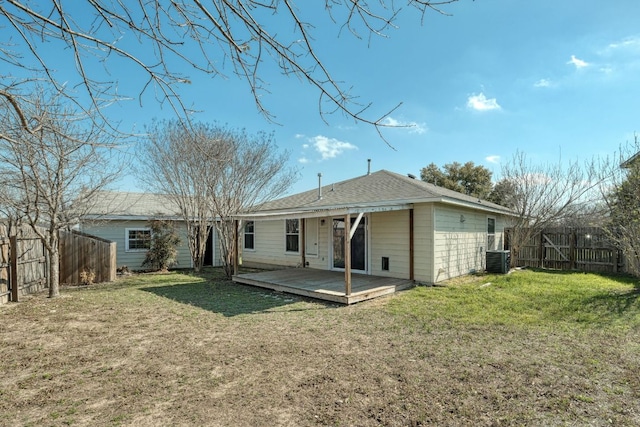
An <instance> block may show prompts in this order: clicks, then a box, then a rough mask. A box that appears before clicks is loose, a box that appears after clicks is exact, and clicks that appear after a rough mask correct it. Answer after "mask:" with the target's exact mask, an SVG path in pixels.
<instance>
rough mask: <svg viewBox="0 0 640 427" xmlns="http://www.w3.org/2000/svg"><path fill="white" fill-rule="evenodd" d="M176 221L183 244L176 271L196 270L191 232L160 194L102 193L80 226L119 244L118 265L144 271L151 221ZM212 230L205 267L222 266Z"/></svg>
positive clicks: (85, 231) (80, 229)
mask: <svg viewBox="0 0 640 427" xmlns="http://www.w3.org/2000/svg"><path fill="white" fill-rule="evenodd" d="M155 218H157V219H167V220H171V221H174V224H175V227H176V231H177V233H178V235H179V236H180V241H181V243H180V244H179V245H178V247H177V250H178V256H177V263H176V264H175V265H174V266H173V268H192V267H193V260H192V259H191V253H190V251H189V246H188V235H187V228H186V225H185V223H184V221H183V220H182V218H181V217H180V216H179V210H178V208H177V207H176V206H174V204H173V203H171V201H170V200H168V199H167V198H166V197H164V196H162V195H159V194H150V193H129V192H102V193H101V194H100V197H99V198H98V202H97V203H96V205H95V206H94V207H93V209H92V210H91V211H90V212H89V213H88V214H87V215H85V216H84V217H83V218H82V220H81V221H80V223H79V225H78V229H79V231H82V232H84V233H87V234H91V235H93V236H97V237H100V238H103V239H107V240H110V241H112V242H116V243H117V246H116V248H117V254H116V259H117V265H118V267H123V266H126V267H127V268H129V269H130V270H143V269H144V268H143V267H142V263H143V261H144V259H145V257H146V254H147V250H148V248H149V243H150V241H151V229H150V228H149V221H150V220H152V219H155ZM214 237H215V230H212V233H211V235H210V236H209V240H208V241H207V252H206V254H205V263H204V264H205V266H220V265H221V262H220V256H219V254H220V246H219V242H218V239H215V238H214Z"/></svg>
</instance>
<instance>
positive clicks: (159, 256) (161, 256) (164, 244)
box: [142, 219, 180, 270]
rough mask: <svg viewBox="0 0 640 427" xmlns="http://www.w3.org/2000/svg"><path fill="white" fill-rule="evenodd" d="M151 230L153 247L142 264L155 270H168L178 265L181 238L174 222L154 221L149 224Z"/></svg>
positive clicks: (151, 246)
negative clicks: (178, 247)
mask: <svg viewBox="0 0 640 427" xmlns="http://www.w3.org/2000/svg"><path fill="white" fill-rule="evenodd" d="M149 228H150V229H151V245H150V247H149V251H148V252H147V256H146V257H145V259H144V261H143V262H142V266H143V267H149V268H152V269H154V270H168V269H169V267H171V266H173V265H175V264H177V262H178V260H177V257H178V249H177V248H176V246H178V245H179V244H180V236H178V233H177V232H176V230H175V225H174V223H173V221H167V220H162V219H153V220H151V221H150V223H149Z"/></svg>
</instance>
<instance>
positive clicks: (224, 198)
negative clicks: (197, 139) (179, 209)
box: [210, 130, 298, 277]
mask: <svg viewBox="0 0 640 427" xmlns="http://www.w3.org/2000/svg"><path fill="white" fill-rule="evenodd" d="M223 140H224V141H225V142H226V144H227V147H228V151H227V153H228V155H227V156H226V157H225V158H224V162H223V163H221V164H220V165H219V169H218V170H217V173H218V176H217V179H215V180H212V181H211V184H212V186H211V190H210V191H211V194H212V195H213V198H212V199H211V201H212V203H213V212H214V213H215V214H216V217H217V218H218V221H216V229H217V231H218V236H219V238H220V247H221V251H222V257H223V260H222V261H223V266H224V269H225V273H226V275H227V277H231V275H232V274H233V257H234V253H235V250H236V247H235V244H236V240H237V239H235V235H236V233H239V232H240V230H239V229H238V228H236V226H235V224H236V223H235V221H234V215H236V214H238V213H240V212H250V211H252V210H253V209H255V207H256V206H258V205H260V204H262V203H264V202H267V201H269V200H273V199H275V198H277V197H279V196H281V195H282V194H284V193H285V192H286V191H287V190H288V189H289V187H290V186H291V185H292V184H293V182H295V180H296V179H297V177H298V172H297V171H296V170H294V169H290V168H287V167H286V166H285V165H286V163H287V160H288V159H289V153H288V152H283V153H278V150H277V147H276V145H275V141H274V139H273V135H271V134H266V133H258V134H257V135H249V134H247V132H246V131H244V130H226V131H225V132H224V136H223Z"/></svg>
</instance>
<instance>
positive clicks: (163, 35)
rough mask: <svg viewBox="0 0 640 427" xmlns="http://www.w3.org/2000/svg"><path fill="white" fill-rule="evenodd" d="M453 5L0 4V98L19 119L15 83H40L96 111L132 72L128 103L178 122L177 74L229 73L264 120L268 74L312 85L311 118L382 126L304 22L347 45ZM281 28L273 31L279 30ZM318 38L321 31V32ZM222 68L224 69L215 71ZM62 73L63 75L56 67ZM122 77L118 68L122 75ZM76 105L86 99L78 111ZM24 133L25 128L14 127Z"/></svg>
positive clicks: (386, 0)
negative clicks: (325, 22) (334, 70)
mask: <svg viewBox="0 0 640 427" xmlns="http://www.w3.org/2000/svg"><path fill="white" fill-rule="evenodd" d="M457 1H458V0H380V1H377V2H370V1H359V0H325V1H324V3H320V4H315V2H306V1H305V2H300V3H301V4H297V3H298V2H296V1H295V0H268V1H257V0H236V1H229V0H208V1H203V0H190V1H187V0H175V1H170V2H163V1H158V0H155V1H154V0H151V1H142V0H137V1H127V2H124V1H115V0H88V1H84V2H70V3H65V2H62V1H60V0H54V1H51V2H39V1H34V0H5V1H2V2H0V28H2V34H3V40H5V42H3V43H2V44H0V61H1V62H2V63H3V64H4V65H3V71H2V72H0V97H4V98H5V99H6V100H8V101H9V102H10V104H11V106H12V107H13V108H14V109H15V112H16V113H17V114H18V116H21V117H22V118H25V119H26V117H27V115H26V114H25V112H24V111H23V107H22V106H21V105H20V103H19V102H18V101H19V100H18V99H17V98H15V97H14V96H13V89H15V86H16V85H20V84H22V83H24V81H25V80H24V79H21V78H20V77H17V76H22V75H26V76H27V77H26V78H27V79H44V80H46V81H48V82H50V83H51V84H52V85H53V86H54V87H55V88H56V90H58V91H59V92H61V93H64V94H66V95H67V96H69V97H70V98H71V99H72V100H74V101H75V102H76V103H77V104H78V106H81V107H83V108H85V109H92V110H95V109H97V110H98V111H100V110H101V109H102V107H104V106H105V105H108V104H110V103H112V102H113V101H114V100H118V99H122V98H123V97H126V95H127V94H125V95H124V96H123V95H122V94H120V92H119V82H120V81H122V80H124V79H130V78H131V77H132V73H133V74H134V75H137V76H140V77H142V78H143V79H144V83H142V84H141V86H140V87H139V93H138V94H128V95H129V97H131V95H137V96H138V97H139V98H140V100H142V98H143V97H144V95H145V93H147V92H151V93H152V94H155V96H156V97H157V99H158V101H159V102H163V103H164V102H166V103H169V104H170V106H171V107H172V108H173V109H175V110H176V112H178V113H180V114H181V115H182V117H186V116H187V114H186V113H188V112H189V111H188V108H187V107H186V103H185V100H184V99H183V98H182V97H181V86H182V85H184V84H188V83H190V80H191V77H190V76H189V75H187V74H185V70H192V71H193V72H196V73H200V74H205V75H212V76H218V75H224V74H225V73H228V74H235V75H237V76H238V77H239V78H241V79H244V80H245V81H246V82H247V85H248V88H249V90H250V91H251V93H252V94H253V97H254V99H255V103H256V105H257V107H258V109H259V111H260V112H262V113H263V114H264V115H265V116H266V117H268V118H272V116H271V114H270V113H269V111H268V109H267V108H266V107H265V106H264V105H263V103H262V99H263V95H264V94H265V93H268V82H266V81H265V80H264V79H263V77H262V73H263V71H262V70H263V68H268V67H269V66H273V65H275V66H277V67H278V68H279V69H280V71H281V72H282V73H283V74H284V75H287V76H294V77H297V78H299V79H300V80H302V81H306V82H307V83H309V84H311V85H312V86H314V87H315V88H316V89H317V90H318V92H319V94H320V95H319V96H320V100H319V106H320V107H319V108H320V114H321V115H322V116H323V118H324V115H325V114H326V113H333V112H335V111H340V112H343V113H344V114H346V115H347V116H348V117H351V118H353V119H355V120H356V121H361V122H365V123H369V124H372V125H374V126H375V127H376V128H377V129H379V127H381V126H386V125H385V122H384V121H383V119H384V117H385V116H386V115H388V114H389V113H387V114H385V115H382V116H381V117H375V116H374V117H371V116H370V115H368V107H369V105H367V104H366V103H365V104H360V103H358V102H357V101H356V99H355V98H356V97H355V96H354V95H352V94H351V93H350V91H349V89H348V87H349V86H348V85H347V84H343V83H340V82H338V81H337V80H336V79H334V77H333V75H332V74H331V72H330V70H329V69H328V68H327V67H326V66H325V62H324V59H323V58H322V57H321V55H320V54H319V53H317V49H316V41H315V38H314V37H315V36H316V35H317V34H315V33H316V31H315V30H316V28H315V25H314V23H313V22H314V18H317V16H319V15H322V14H328V15H329V17H330V18H331V20H332V21H333V22H334V23H335V25H336V32H337V31H342V30H345V31H347V32H349V33H351V34H352V35H353V36H355V37H357V38H366V37H372V36H380V37H386V32H387V31H389V30H391V29H394V28H395V25H394V22H395V20H396V19H397V17H398V15H399V13H400V12H401V11H402V10H403V8H404V7H403V6H408V7H409V8H410V9H413V10H414V11H415V12H417V13H418V14H421V15H422V17H423V18H424V14H425V13H426V12H427V11H428V10H433V11H436V12H439V13H444V11H443V10H442V9H441V7H443V6H445V5H447V4H450V3H454V2H457ZM285 28H286V29H288V30H283V29H285ZM322 31H327V30H326V28H322ZM51 51H55V52H56V56H57V57H63V60H64V63H65V64H75V70H73V71H74V73H73V75H70V74H69V73H66V74H63V73H60V72H59V71H57V69H56V68H57V66H58V65H59V64H61V63H56V62H54V60H53V59H52V57H51V55H49V54H48V52H51ZM225 64H226V66H225ZM64 68H67V67H64ZM122 70H126V71H125V72H124V74H123V72H122ZM84 100H89V101H88V104H87V103H86V102H85V101H84ZM22 124H23V125H24V126H25V127H28V126H29V123H28V120H23V123H22Z"/></svg>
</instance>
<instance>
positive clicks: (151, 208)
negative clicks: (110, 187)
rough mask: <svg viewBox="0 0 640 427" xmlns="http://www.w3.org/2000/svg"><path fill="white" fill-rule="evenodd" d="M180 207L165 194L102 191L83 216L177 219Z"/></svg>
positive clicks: (96, 217)
mask: <svg viewBox="0 0 640 427" xmlns="http://www.w3.org/2000/svg"><path fill="white" fill-rule="evenodd" d="M179 215H180V210H179V209H178V206H177V205H176V204H175V203H173V202H172V201H171V200H170V199H169V198H168V197H167V196H165V195H163V194H152V193H128V192H122V191H101V192H99V193H98V194H97V195H96V198H95V202H94V204H93V205H92V206H91V208H90V209H89V210H88V212H87V213H86V214H85V215H83V216H84V217H85V218H93V219H150V218H153V217H156V216H163V217H171V218H177V217H179Z"/></svg>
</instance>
